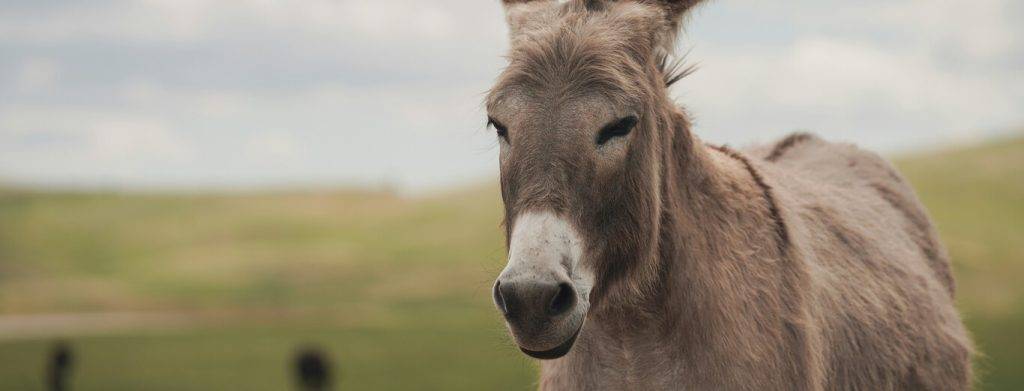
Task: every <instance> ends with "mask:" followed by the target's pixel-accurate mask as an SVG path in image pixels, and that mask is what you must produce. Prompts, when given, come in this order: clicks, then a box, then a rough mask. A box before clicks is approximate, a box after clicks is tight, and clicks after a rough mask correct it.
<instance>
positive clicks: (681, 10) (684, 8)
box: [639, 0, 705, 51]
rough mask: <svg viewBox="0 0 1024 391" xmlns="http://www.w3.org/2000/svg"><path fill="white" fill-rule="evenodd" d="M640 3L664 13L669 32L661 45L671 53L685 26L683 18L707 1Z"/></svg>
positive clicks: (666, 0) (644, 0) (680, 0)
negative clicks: (681, 28)
mask: <svg viewBox="0 0 1024 391" xmlns="http://www.w3.org/2000/svg"><path fill="white" fill-rule="evenodd" d="M639 2H641V3H645V4H650V5H653V6H656V7H659V8H661V9H662V10H663V11H664V13H665V19H666V22H667V26H666V30H668V31H665V32H664V33H665V34H664V35H663V36H664V38H663V42H661V44H662V45H663V47H665V49H666V50H668V51H671V49H672V47H673V46H675V43H676V42H675V41H676V35H677V34H678V33H679V29H680V27H681V25H682V24H683V18H685V17H686V15H687V14H688V13H689V12H690V10H692V9H693V8H694V7H696V6H697V5H699V4H702V3H704V2H705V0H639Z"/></svg>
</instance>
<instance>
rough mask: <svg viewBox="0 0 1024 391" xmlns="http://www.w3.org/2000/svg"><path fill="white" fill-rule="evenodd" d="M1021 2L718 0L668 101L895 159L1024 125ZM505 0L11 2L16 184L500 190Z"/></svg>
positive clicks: (761, 135) (1, 43) (737, 126)
mask: <svg viewBox="0 0 1024 391" xmlns="http://www.w3.org/2000/svg"><path fill="white" fill-rule="evenodd" d="M1021 19H1024V2H1020V1H1016V0H958V1H945V0H865V1H851V0H848V1H839V0H813V1H812V0H789V1H785V2H765V1H758V0H731V1H725V0H720V1H710V2H708V3H707V4H706V5H704V6H702V7H700V8H699V9H697V10H696V11H695V12H693V14H692V15H691V17H690V20H689V21H688V22H687V24H686V28H685V32H684V34H682V35H681V36H680V37H681V40H680V43H679V45H678V52H679V53H687V57H686V58H687V60H688V61H689V62H690V63H692V64H695V65H697V66H698V67H699V69H698V71H697V72H696V73H694V74H693V75H691V76H689V77H687V78H686V79H684V80H683V81H681V82H679V83H677V84H676V85H675V86H674V87H673V90H672V95H673V97H675V99H676V100H677V101H678V102H679V103H680V104H681V105H683V106H685V107H686V108H687V109H688V111H689V112H690V113H692V114H693V116H694V120H695V126H696V128H695V132H696V133H697V134H699V135H700V137H702V138H703V139H705V140H708V141H710V142H715V143H728V144H731V145H734V146H743V145H749V144H752V143H757V142H766V141H770V140H773V139H775V138H778V137H781V136H783V135H785V134H787V133H789V132H792V131H795V130H809V131H813V132H816V133H818V134H820V135H822V136H824V137H826V138H830V139H834V140H842V141H850V142H856V143H858V144H861V145H863V146H865V147H869V148H873V149H877V150H880V151H882V152H885V153H890V154H895V153H904V152H907V151H913V150H919V149H927V148H937V147H942V146H947V145H951V144H957V143H965V142H977V141H979V140H984V139H986V138H989V137H993V136H995V135H999V134H1005V133H1009V132H1015V131H1019V130H1020V129H1022V128H1024V110H1022V109H1024V23H1019V20H1021ZM507 48H508V37H507V29H506V26H505V23H504V13H503V10H502V7H501V6H500V2H499V1H498V0H433V1H413V0H294V1H285V0H209V1H201V0H92V1H88V2H83V1H75V0H67V1H65V0H6V1H4V2H2V4H0V183H4V182H6V183H18V184H23V185H38V186H57V187H67V186H70V187H110V188H125V189H133V188H141V189H147V188H185V189H205V188H252V187H288V186H331V187H338V186H372V187H378V186H386V187H389V188H397V189H400V190H404V191H410V192H418V191H430V190H433V189H443V188H447V187H450V186H457V185H464V184H469V183H477V182H482V181H488V180H491V181H493V180H494V178H495V177H496V175H497V163H496V161H497V144H496V141H495V137H494V135H493V134H492V133H491V132H490V131H488V130H487V129H486V128H485V127H484V124H485V121H486V113H485V111H484V109H483V104H482V102H483V97H484V94H485V93H486V91H487V89H488V88H489V87H490V85H491V83H492V82H493V81H494V79H495V77H496V76H497V75H498V73H499V72H500V70H501V69H502V67H503V66H504V64H505V59H504V58H503V57H502V56H503V55H504V53H505V51H506V50H507Z"/></svg>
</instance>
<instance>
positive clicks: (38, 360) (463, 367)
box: [0, 138, 1024, 390]
mask: <svg viewBox="0 0 1024 391" xmlns="http://www.w3.org/2000/svg"><path fill="white" fill-rule="evenodd" d="M898 165H899V166H900V168H901V169H902V170H903V171H904V173H905V174H906V175H907V176H908V178H909V179H910V180H911V181H912V182H913V183H914V185H915V187H916V188H917V189H918V192H919V194H920V196H921V198H922V199H923V200H924V202H925V204H927V206H928V207H929V209H930V210H931V213H932V215H933V217H934V218H935V220H936V222H937V224H938V226H939V230H940V233H941V234H942V236H943V239H944V241H945V242H946V244H947V246H948V247H949V250H950V253H951V255H952V257H953V259H954V263H955V268H956V273H957V277H958V283H959V291H958V304H959V306H960V307H961V309H962V312H963V314H964V317H965V319H966V321H967V323H968V326H969V327H970V329H971V330H972V332H973V333H974V336H975V339H976V341H977V342H978V345H979V347H980V349H981V351H982V352H983V353H984V356H982V357H981V358H980V359H979V360H978V364H977V367H978V368H979V372H981V374H982V375H983V377H982V383H983V384H982V385H981V387H979V388H982V389H985V390H1016V389H1024V372H1022V371H1020V370H1019V368H1021V367H1024V343H1022V342H1021V341H1022V339H1021V338H1020V335H1021V334H1020V330H1024V284H1020V283H1019V281H1020V277H1021V276H1024V259H1022V254H1024V138H1017V139H1011V140H1002V141H1000V142H996V143H992V144H990V145H985V146H978V147H972V148H966V149H962V150H953V151H941V152H933V153H925V154H920V155H917V156H907V157H905V158H902V159H899V160H898ZM500 210H501V209H500V199H499V196H498V194H497V191H496V189H494V188H493V187H487V188H475V189H464V190H460V191H454V192H452V193H449V194H445V195H439V196H432V197H426V198H416V199H408V198H401V197H396V196H393V195H389V194H386V193H377V192H361V193H360V192H341V191H338V192H329V191H324V192H289V193H273V194H234V195H182V194H177V195H175V194H119V193H88V194H83V193H60V192H40V191H30V190H18V189H6V190H2V189H0V315H15V314H18V315H26V314H37V313H38V314H42V313H69V312H70V313H78V312H97V313H103V312H108V311H175V312H184V313H197V314H210V313H219V312H218V311H220V312H223V311H229V312H230V315H229V316H219V317H216V319H215V320H214V321H209V320H194V319H193V320H189V319H184V320H183V323H181V324H180V325H170V326H167V327H152V326H153V325H147V326H146V327H136V328H128V329H116V328H115V329H110V330H106V331H103V330H101V331H96V330H78V331H76V328H75V327H74V325H64V326H66V327H65V328H64V331H60V332H54V333H50V335H48V336H47V337H45V338H41V337H27V336H26V337H18V336H17V335H16V334H17V333H13V334H12V335H0V363H3V365H0V389H5V390H6V389H12V390H38V389H42V383H41V380H40V378H41V375H42V371H43V362H44V360H45V355H46V353H47V349H48V348H49V347H50V346H51V344H52V341H54V340H55V339H66V340H68V341H70V343H71V344H72V346H73V347H74V349H75V352H76V358H77V360H76V367H75V372H74V378H73V386H75V388H74V389H76V390H119V389H124V390H135V389H147V390H159V389H167V390H211V389H246V390H263V389H266V390H281V389H287V388H288V387H289V386H290V382H291V378H290V377H289V373H288V372H287V370H288V369H289V367H288V364H289V363H288V358H289V356H290V354H292V353H293V352H294V350H295V349H296V348H297V347H298V346H301V345H304V344H309V343H312V344H316V345H319V346H322V347H323V348H325V349H326V350H328V351H329V352H330V353H331V354H332V357H333V359H334V361H335V366H336V368H337V369H338V370H340V372H341V378H342V383H341V386H342V387H341V388H342V389H439V390H440V389H443V390H455V389H467V390H468V389H472V390H476V389H525V388H531V386H532V384H533V382H534V378H535V375H534V371H535V370H534V366H533V364H532V363H530V362H529V361H528V360H526V359H524V358H523V357H522V355H521V354H519V353H517V352H516V349H515V348H514V347H513V346H511V344H510V343H509V342H508V341H507V338H506V337H505V332H504V330H503V327H502V324H501V322H500V320H499V319H498V317H497V314H496V311H494V310H493V306H492V304H491V303H490V295H489V286H490V283H491V281H492V279H493V278H494V276H495V275H497V272H498V271H499V270H500V268H501V267H502V263H503V262H502V260H503V256H504V251H503V246H502V243H503V239H502V235H501V231H500V227H499V225H498V224H499V221H500ZM282 311H283V312H282ZM268 314H269V315H268ZM58 326H61V325H58ZM172 326H173V327H172ZM30 331H31V330H30ZM26 335H27V334H26ZM3 337H7V338H3ZM16 337H17V338H16Z"/></svg>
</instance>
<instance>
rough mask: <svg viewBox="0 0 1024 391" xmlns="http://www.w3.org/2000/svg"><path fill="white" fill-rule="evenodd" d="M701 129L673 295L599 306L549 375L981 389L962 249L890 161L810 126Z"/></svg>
mask: <svg viewBox="0 0 1024 391" xmlns="http://www.w3.org/2000/svg"><path fill="white" fill-rule="evenodd" d="M679 118H681V117H679ZM685 134H686V133H683V135H685ZM693 140H694V144H693V148H696V149H698V150H697V151H693V152H692V154H691V156H694V157H699V158H697V159H696V160H699V161H700V162H699V164H698V163H697V162H693V161H691V162H690V163H689V165H688V167H690V168H693V169H697V168H698V167H700V169H699V170H698V171H699V172H691V173H684V172H685V171H693V170H685V171H684V172H680V173H679V174H680V175H678V177H679V178H680V180H679V182H678V185H677V186H676V187H675V188H669V189H666V194H665V195H664V197H665V198H666V199H668V200H673V199H674V200H678V203H676V208H673V209H672V210H669V211H666V214H665V215H664V216H663V217H662V222H663V224H664V226H665V227H666V228H669V229H668V231H669V232H668V233H666V234H665V235H663V237H664V238H665V240H666V241H669V242H671V243H663V244H661V245H660V248H662V250H661V251H659V253H661V262H662V270H663V273H665V275H664V278H663V281H664V282H663V285H662V286H661V287H660V288H659V289H658V293H655V294H652V295H651V296H652V297H657V298H658V299H657V300H656V301H655V302H649V303H643V304H640V305H639V306H638V308H636V309H624V310H612V311H608V313H603V314H600V315H599V314H597V313H596V312H597V311H594V312H595V313H592V314H591V318H590V320H589V323H588V324H587V327H585V328H584V329H583V332H582V333H581V336H580V338H579V341H578V342H577V346H576V347H575V348H574V351H573V352H571V353H570V354H569V355H567V356H566V357H565V358H564V359H561V360H558V361H546V362H543V363H542V368H543V373H542V379H541V386H542V388H544V389H557V390H560V389H587V390H593V389H634V390H645V389H651V390H653V389H693V390H711V389H718V390H741V389H743V390H769V389H771V390H801V389H802V390H821V389H830V390H831V389H852V390H892V389H928V390H944V389H951V390H956V389H965V388H968V387H969V384H970V380H971V370H970V353H971V344H970V341H969V339H968V337H967V334H966V331H965V330H964V328H963V326H962V324H961V322H960V318H959V316H958V315H957V313H956V311H955V309H954V307H953V298H952V293H953V282H952V275H951V274H950V268H949V261H948V259H947V257H946V254H945V251H944V250H943V249H942V247H941V245H940V244H939V243H938V238H937V236H936V233H935V230H934V229H933V228H932V226H931V223H930V222H929V221H928V219H927V217H926V215H925V212H924V209H923V207H922V206H921V204H920V203H919V201H918V200H917V198H916V197H915V196H914V194H913V191H912V190H911V188H910V187H909V185H907V183H906V182H905V181H904V180H903V179H902V177H901V176H900V175H899V174H898V173H896V171H895V170H893V168H892V167H891V166H890V165H889V164H888V163H887V162H885V160H883V159H882V158H880V157H879V156H877V155H876V154H874V153H870V152H866V151H863V150H860V149H858V148H856V147H854V146H852V145H845V144H832V143H828V142H825V141H822V140H820V139H818V138H816V137H813V136H809V135H803V134H801V135H797V136H793V137H790V138H787V139H785V140H783V141H780V142H779V143H776V144H774V145H770V146H762V147H755V148H751V149H749V150H746V151H744V152H735V151H731V150H729V149H726V148H716V147H710V146H705V145H703V144H701V143H700V142H699V141H697V140H696V139H693ZM794 140H795V142H794ZM688 205H693V206H692V207H688ZM773 210H774V211H773ZM679 220H690V222H684V221H679Z"/></svg>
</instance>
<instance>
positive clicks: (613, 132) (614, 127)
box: [597, 115, 639, 145]
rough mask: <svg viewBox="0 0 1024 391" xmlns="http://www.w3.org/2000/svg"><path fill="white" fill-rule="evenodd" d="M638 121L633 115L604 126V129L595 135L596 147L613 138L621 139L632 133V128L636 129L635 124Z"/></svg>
mask: <svg viewBox="0 0 1024 391" xmlns="http://www.w3.org/2000/svg"><path fill="white" fill-rule="evenodd" d="M638 121H639V120H638V119H637V118H636V116H635V115H631V116H628V117H625V118H620V119H617V120H615V121H614V122H612V123H610V124H608V125H605V126H604V128H601V132H600V133H598V134H597V145H604V143H607V142H608V141H610V140H611V139H613V138H616V137H623V136H625V135H627V134H629V132H631V131H633V128H634V127H636V123H637V122H638Z"/></svg>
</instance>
